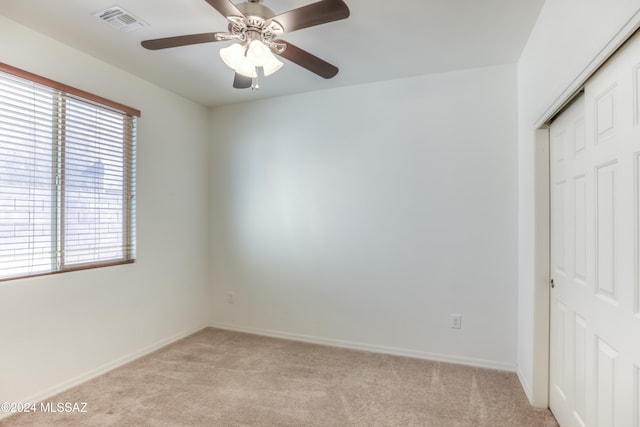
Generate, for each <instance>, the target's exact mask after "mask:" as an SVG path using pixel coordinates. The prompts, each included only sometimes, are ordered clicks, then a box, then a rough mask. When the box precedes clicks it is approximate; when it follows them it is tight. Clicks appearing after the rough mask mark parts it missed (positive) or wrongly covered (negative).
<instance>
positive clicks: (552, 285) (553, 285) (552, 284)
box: [551, 279, 556, 288]
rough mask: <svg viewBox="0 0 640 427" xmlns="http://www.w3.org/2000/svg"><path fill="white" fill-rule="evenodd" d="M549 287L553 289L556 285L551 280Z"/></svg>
mask: <svg viewBox="0 0 640 427" xmlns="http://www.w3.org/2000/svg"><path fill="white" fill-rule="evenodd" d="M551 287H552V288H555V287H556V284H555V283H554V282H553V279H551Z"/></svg>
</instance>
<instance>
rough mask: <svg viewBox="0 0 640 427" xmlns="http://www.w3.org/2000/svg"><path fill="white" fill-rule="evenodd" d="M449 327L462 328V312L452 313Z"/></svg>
mask: <svg viewBox="0 0 640 427" xmlns="http://www.w3.org/2000/svg"><path fill="white" fill-rule="evenodd" d="M451 328H453V329H461V328H462V314H452V315H451Z"/></svg>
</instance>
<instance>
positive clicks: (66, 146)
mask: <svg viewBox="0 0 640 427" xmlns="http://www.w3.org/2000/svg"><path fill="white" fill-rule="evenodd" d="M139 115H140V112H139V111H137V110H133V109H131V108H129V107H126V106H122V105H120V104H117V103H114V102H112V101H108V100H105V99H103V98H99V97H97V96H94V95H91V94H88V93H85V92H82V91H80V90H77V89H73V88H70V87H68V86H66V85H63V84H60V83H57V82H54V81H51V80H48V79H45V78H43V77H40V76H36V75H34V74H31V73H28V72H25V71H22V70H18V69H16V68H13V67H11V66H8V65H6V64H2V63H0V280H3V279H8V278H15V277H24V276H32V275H41V274H47V273H52V272H61V271H69V270H77V269H84V268H94V267H101V266H106V265H114V264H121V263H128V262H133V260H134V259H135V240H136V239H135V235H136V233H135V219H136V218H135V216H136V209H135V206H136V205H135V179H136V170H135V143H136V118H137V117H138V116H139Z"/></svg>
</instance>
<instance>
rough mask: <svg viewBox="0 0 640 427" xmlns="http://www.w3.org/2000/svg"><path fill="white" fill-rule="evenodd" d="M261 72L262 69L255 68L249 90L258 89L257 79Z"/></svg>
mask: <svg viewBox="0 0 640 427" xmlns="http://www.w3.org/2000/svg"><path fill="white" fill-rule="evenodd" d="M261 72H262V67H256V76H255V77H254V78H253V79H252V82H251V90H259V89H260V84H259V82H258V78H259V76H260V73H261Z"/></svg>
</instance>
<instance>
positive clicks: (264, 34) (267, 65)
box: [141, 0, 349, 89]
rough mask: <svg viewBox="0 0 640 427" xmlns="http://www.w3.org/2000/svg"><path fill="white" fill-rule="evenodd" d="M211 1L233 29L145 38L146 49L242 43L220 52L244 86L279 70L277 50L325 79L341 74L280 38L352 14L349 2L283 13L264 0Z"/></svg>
mask: <svg viewBox="0 0 640 427" xmlns="http://www.w3.org/2000/svg"><path fill="white" fill-rule="evenodd" d="M205 1H206V2H207V3H209V4H210V5H211V6H212V7H213V8H214V9H216V10H217V11H218V12H220V14H222V16H224V17H225V18H226V19H227V21H229V27H228V31H227V32H216V33H200V34H190V35H184V36H174V37H165V38H161V39H153V40H144V41H143V42H142V43H141V44H142V47H144V48H146V49H150V50H158V49H166V48H170V47H178V46H187V45H193V44H198V43H209V42H218V41H227V40H234V41H237V43H234V44H232V45H231V46H229V47H226V48H223V49H221V50H220V56H221V57H222V60H223V61H224V63H225V64H227V65H228V66H229V67H231V68H232V69H233V70H234V71H235V77H234V80H233V87H235V88H238V89H246V88H249V87H251V88H256V89H257V87H258V86H257V78H258V75H259V74H263V75H265V76H268V75H270V74H272V73H274V72H275V71H277V70H278V69H279V68H280V67H281V66H282V62H280V61H279V60H278V59H277V58H276V57H275V56H274V54H275V55H278V56H281V57H283V58H285V59H288V60H289V61H291V62H293V63H295V64H297V65H299V66H301V67H303V68H305V69H307V70H309V71H311V72H312V73H315V74H317V75H319V76H321V77H323V78H325V79H330V78H332V77H334V76H335V75H336V74H338V68H337V67H336V66H335V65H332V64H330V63H328V62H326V61H324V60H322V59H320V58H318V57H317V56H315V55H312V54H311V53H309V52H307V51H305V50H303V49H300V48H299V47H296V46H294V45H292V44H291V43H289V42H286V41H284V40H281V39H279V38H278V37H279V36H280V35H281V34H283V33H290V32H293V31H297V30H300V29H303V28H308V27H313V26H315V25H320V24H325V23H327V22H333V21H338V20H340V19H345V18H348V17H349V8H348V7H347V5H346V4H345V3H344V1H342V0H321V1H318V2H315V3H311V4H309V5H306V6H302V7H299V8H297V9H293V10H290V11H288V12H284V13H281V14H278V15H276V14H275V13H273V11H272V10H271V9H269V8H268V7H266V6H264V5H262V4H261V1H262V0H247V1H246V2H243V3H239V4H234V3H232V2H231V1H230V0H205Z"/></svg>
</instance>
